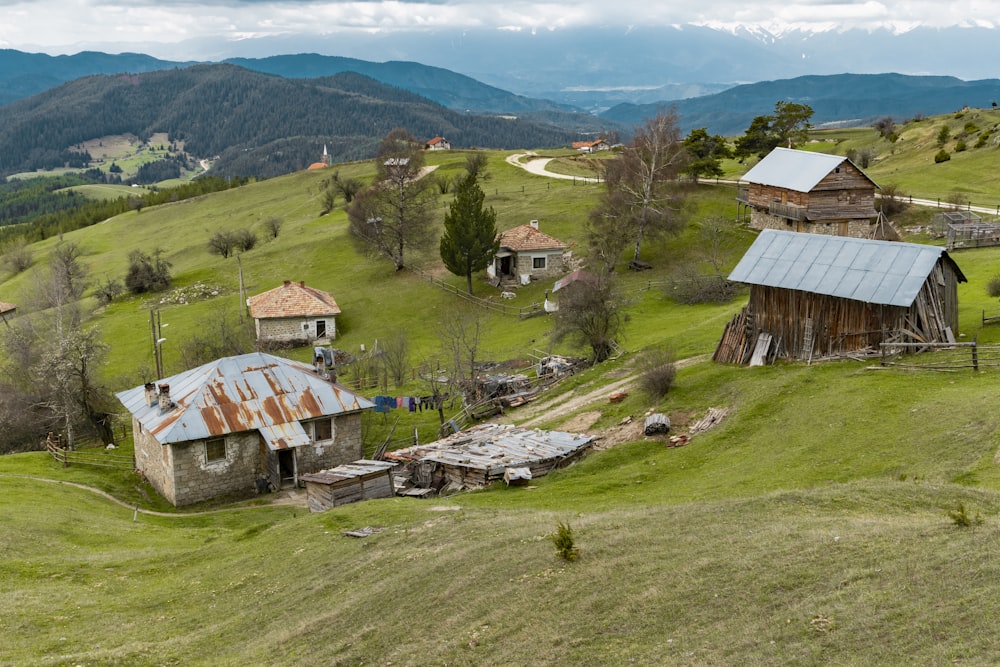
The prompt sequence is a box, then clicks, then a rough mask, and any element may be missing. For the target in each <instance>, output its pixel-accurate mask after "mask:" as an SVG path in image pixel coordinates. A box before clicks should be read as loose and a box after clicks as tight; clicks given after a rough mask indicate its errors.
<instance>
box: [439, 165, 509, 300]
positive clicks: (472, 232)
mask: <svg viewBox="0 0 1000 667" xmlns="http://www.w3.org/2000/svg"><path fill="white" fill-rule="evenodd" d="M484 199H485V195H484V194H483V191H482V188H480V187H479V183H478V182H477V181H476V177H475V176H474V175H472V174H469V175H468V176H466V177H465V178H464V179H462V181H461V182H460V183H459V184H458V189H457V191H456V192H455V199H453V200H452V202H451V204H450V205H449V208H448V212H447V213H445V215H444V234H443V235H442V236H441V261H443V262H444V265H445V267H446V268H447V269H448V270H449V271H451V272H452V273H454V274H455V275H456V276H465V278H466V280H467V281H468V286H469V294H472V274H473V273H474V272H476V271H482V270H483V269H485V268H486V267H487V266H489V263H490V262H491V261H493V256H494V255H495V254H496V253H497V250H498V249H499V247H500V242H499V239H498V237H497V214H496V211H494V210H493V207H492V206H490V207H488V208H483V200H484Z"/></svg>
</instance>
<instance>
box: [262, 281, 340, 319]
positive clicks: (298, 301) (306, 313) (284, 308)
mask: <svg viewBox="0 0 1000 667" xmlns="http://www.w3.org/2000/svg"><path fill="white" fill-rule="evenodd" d="M249 301H250V317H252V318H254V319H255V320H259V319H267V318H271V317H312V316H314V315H316V316H318V315H338V314H339V313H340V307H339V306H338V305H337V302H336V301H334V300H333V297H332V296H330V295H329V294H328V293H326V292H324V291H323V290H318V289H316V288H315V287H306V285H305V283H303V282H297V283H296V282H292V281H291V280H286V281H285V284H284V285H282V286H281V287H275V288H274V289H272V290H268V291H266V292H262V293H260V294H256V295H254V296H252V297H250V299H249Z"/></svg>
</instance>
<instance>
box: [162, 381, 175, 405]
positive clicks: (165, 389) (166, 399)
mask: <svg viewBox="0 0 1000 667" xmlns="http://www.w3.org/2000/svg"><path fill="white" fill-rule="evenodd" d="M159 398H160V410H169V409H170V406H171V405H173V404H172V403H171V402H170V385H169V384H161V385H160V397H159Z"/></svg>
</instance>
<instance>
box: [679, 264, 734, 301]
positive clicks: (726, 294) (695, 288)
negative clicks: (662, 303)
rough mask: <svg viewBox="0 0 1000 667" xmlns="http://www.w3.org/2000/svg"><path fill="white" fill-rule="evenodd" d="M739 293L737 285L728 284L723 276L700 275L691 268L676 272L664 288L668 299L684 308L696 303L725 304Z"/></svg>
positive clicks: (715, 274) (687, 267) (686, 267)
mask: <svg viewBox="0 0 1000 667" xmlns="http://www.w3.org/2000/svg"><path fill="white" fill-rule="evenodd" d="M739 291H740V286H739V285H738V284H737V283H734V282H730V281H729V280H727V279H726V277H725V276H723V275H720V274H717V273H714V274H701V273H698V271H697V269H695V268H694V267H691V266H685V267H684V268H682V269H680V270H678V271H677V272H676V273H675V274H674V275H673V276H671V278H670V282H669V283H668V284H667V286H666V294H667V296H668V297H670V298H671V299H673V300H674V301H676V302H677V303H682V304H684V305H686V306H693V305H695V304H698V303H726V302H727V301H730V300H732V299H733V297H735V296H736V295H737V294H738V293H739Z"/></svg>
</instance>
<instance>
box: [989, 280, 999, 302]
mask: <svg viewBox="0 0 1000 667" xmlns="http://www.w3.org/2000/svg"><path fill="white" fill-rule="evenodd" d="M986 293H987V294H989V295H990V296H991V297H993V298H994V299H996V298H1000V275H996V276H993V277H992V278H990V281H989V282H988V283H986Z"/></svg>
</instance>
